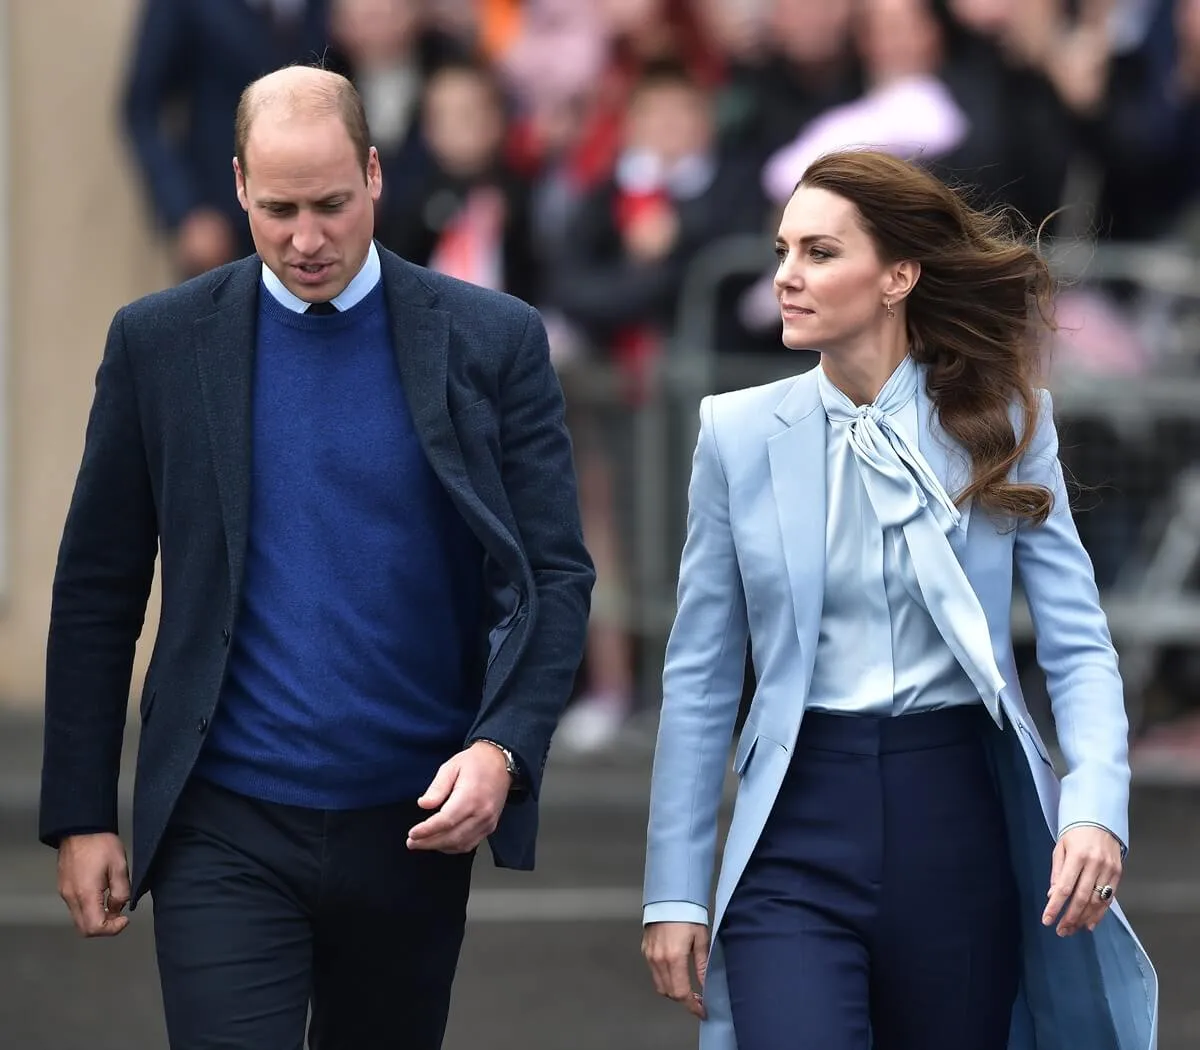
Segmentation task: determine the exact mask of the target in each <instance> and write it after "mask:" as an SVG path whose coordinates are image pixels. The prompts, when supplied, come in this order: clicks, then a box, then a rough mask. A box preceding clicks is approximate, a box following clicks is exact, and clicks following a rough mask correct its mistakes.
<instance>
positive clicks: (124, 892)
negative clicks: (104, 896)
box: [108, 864, 133, 915]
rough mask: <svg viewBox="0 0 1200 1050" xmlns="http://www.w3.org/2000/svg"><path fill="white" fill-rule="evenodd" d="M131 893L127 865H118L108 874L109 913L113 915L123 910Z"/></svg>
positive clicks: (131, 888)
mask: <svg viewBox="0 0 1200 1050" xmlns="http://www.w3.org/2000/svg"><path fill="white" fill-rule="evenodd" d="M132 893H133V887H132V886H130V884H129V867H128V866H127V865H125V864H121V865H118V866H117V867H116V868H114V869H113V870H112V871H111V872H109V875H108V911H109V913H110V914H114V915H115V914H119V913H120V912H122V911H124V910H125V907H126V905H127V904H129V898H130V896H131V894H132Z"/></svg>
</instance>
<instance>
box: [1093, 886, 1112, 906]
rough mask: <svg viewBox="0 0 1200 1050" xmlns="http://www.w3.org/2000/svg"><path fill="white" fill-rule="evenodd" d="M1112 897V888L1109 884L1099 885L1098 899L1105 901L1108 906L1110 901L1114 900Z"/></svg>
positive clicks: (1097, 887) (1097, 888)
mask: <svg viewBox="0 0 1200 1050" xmlns="http://www.w3.org/2000/svg"><path fill="white" fill-rule="evenodd" d="M1112 895H1113V888H1112V886H1110V885H1109V884H1108V883H1107V882H1103V883H1097V885H1096V896H1097V897H1099V898H1100V899H1101V900H1102V901H1104V902H1105V903H1106V904H1107V903H1108V902H1109V901H1110V900H1112Z"/></svg>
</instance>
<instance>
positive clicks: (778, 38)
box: [711, 0, 862, 165]
mask: <svg viewBox="0 0 1200 1050" xmlns="http://www.w3.org/2000/svg"><path fill="white" fill-rule="evenodd" d="M711 2H712V4H713V5H714V6H720V4H719V2H718V0H711ZM761 2H762V4H763V10H762V12H761V13H760V15H759V19H758V21H757V23H756V24H757V25H758V27H759V28H758V41H757V46H755V47H753V48H751V47H750V45H749V44H748V43H746V42H743V43H742V45H741V49H740V51H739V52H736V53H735V56H734V58H733V59H732V60H731V61H730V62H729V70H728V77H727V83H726V84H725V86H724V90H723V92H722V94H721V96H720V100H719V101H720V105H721V107H722V112H721V113H720V114H719V116H720V117H721V124H720V127H721V133H722V136H723V140H724V141H725V142H726V143H727V144H728V145H729V146H730V147H731V148H736V149H739V150H742V151H745V152H746V153H747V155H748V157H749V159H751V160H752V161H754V162H755V163H757V164H759V165H761V164H765V163H766V161H767V158H768V157H769V156H770V155H771V154H773V153H774V152H775V151H776V150H778V149H780V148H782V147H783V146H784V145H785V144H786V143H788V142H791V141H792V139H794V138H795V137H796V135H797V134H798V133H799V131H800V129H801V128H803V127H805V126H806V125H807V124H808V123H809V122H811V121H812V120H815V119H816V118H817V117H819V116H820V115H821V114H822V113H824V112H825V111H826V110H828V109H830V108H831V107H833V106H837V105H841V104H842V103H845V102H850V101H852V100H853V99H855V98H857V97H858V96H859V94H860V93H861V91H862V78H861V71H860V66H859V61H858V55H857V54H856V52H855V49H854V42H853V39H852V36H851V23H852V18H853V14H854V5H855V2H856V0H761ZM726 18H727V19H728V18H729V16H728V15H727V16H726ZM743 32H745V30H743Z"/></svg>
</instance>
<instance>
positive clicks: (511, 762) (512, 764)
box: [479, 736, 521, 785]
mask: <svg viewBox="0 0 1200 1050" xmlns="http://www.w3.org/2000/svg"><path fill="white" fill-rule="evenodd" d="M479 739H480V741H481V742H482V743H484V744H491V745H492V747H494V748H495V749H496V750H497V751H499V752H500V754H502V755H503V756H504V768H505V769H506V770H507V771H508V775H509V776H510V777H512V781H513V784H514V785H516V783H517V782H518V781H519V780H520V779H521V766H520V764H519V763H518V762H517V757H516V755H514V754H513V753H512V752H511V751H509V749H508V748H506V747H505V746H504V745H503V744H502V743H500V742H499V741H498V740H489V739H488V738H487V737H483V736H481V737H480V738H479Z"/></svg>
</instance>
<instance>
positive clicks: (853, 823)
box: [719, 707, 1020, 1050]
mask: <svg viewBox="0 0 1200 1050" xmlns="http://www.w3.org/2000/svg"><path fill="white" fill-rule="evenodd" d="M989 731H994V727H990V726H989V725H988V723H987V715H986V713H985V712H984V711H983V709H982V708H981V707H966V708H953V709H949V710H943V711H934V712H929V713H921V714H914V715H905V716H900V717H897V718H868V717H855V716H839V715H829V714H821V713H815V712H813V713H809V714H806V715H805V716H804V721H803V723H802V725H801V730H800V738H799V740H798V741H797V744H796V750H795V752H794V754H793V756H792V760H791V764H790V767H789V769H788V773H787V775H786V777H785V779H784V783H783V787H782V789H781V790H780V793H779V797H778V799H777V801H776V803H775V806H774V808H773V810H772V812H771V815H770V817H769V818H768V820H767V824H766V827H765V828H764V830H763V834H762V837H761V839H760V841H759V843H758V845H757V847H756V848H755V851H754V853H753V855H752V857H751V859H750V861H749V864H748V865H747V867H746V871H745V873H744V874H743V876H742V879H741V881H740V883H739V884H738V886H737V889H736V890H735V891H734V893H733V896H732V899H731V900H730V903H729V907H728V910H727V911H726V914H725V918H724V920H723V923H722V926H721V932H720V934H719V936H720V939H721V947H722V949H723V951H724V955H725V965H726V969H727V973H728V979H729V994H730V999H731V1006H732V1011H733V1023H734V1029H735V1032H736V1034H737V1042H738V1050H867V1047H868V1046H870V1047H871V1048H872V1050H1005V1047H1006V1046H1007V1042H1008V1031H1009V1024H1010V1019H1011V1015H1012V1007H1013V1001H1014V999H1015V997H1016V990H1017V982H1018V976H1019V951H1020V944H1019V932H1018V916H1017V891H1016V885H1015V881H1014V878H1013V874H1012V865H1011V861H1010V858H1009V852H1008V844H1007V837H1006V833H1005V825H1004V817H1003V811H1002V809H1001V806H1000V801H999V797H998V794H997V791H996V788H995V782H994V780H993V777H992V773H991V768H990V766H989V764H988V760H987V757H986V754H985V750H984V740H983V734H984V733H986V732H989Z"/></svg>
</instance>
